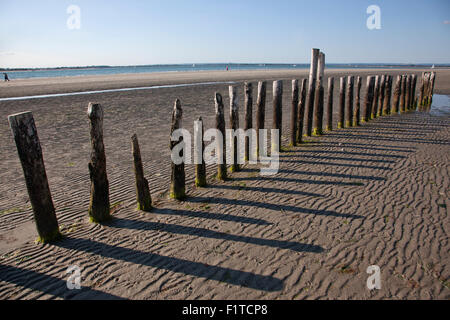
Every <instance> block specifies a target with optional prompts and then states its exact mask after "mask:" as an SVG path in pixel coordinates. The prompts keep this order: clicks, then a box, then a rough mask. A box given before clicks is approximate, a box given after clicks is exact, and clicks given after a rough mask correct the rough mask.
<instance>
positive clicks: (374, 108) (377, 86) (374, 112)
mask: <svg viewBox="0 0 450 320" xmlns="http://www.w3.org/2000/svg"><path fill="white" fill-rule="evenodd" d="M380 80H381V78H380V76H375V87H374V89H373V90H374V93H373V101H372V106H371V111H372V114H371V117H370V118H371V119H375V118H376V117H377V108H378V95H379V92H380Z"/></svg>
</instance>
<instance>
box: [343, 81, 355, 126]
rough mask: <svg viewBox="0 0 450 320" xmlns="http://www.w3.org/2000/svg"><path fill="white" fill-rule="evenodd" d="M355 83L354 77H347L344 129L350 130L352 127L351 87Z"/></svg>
mask: <svg viewBox="0 0 450 320" xmlns="http://www.w3.org/2000/svg"><path fill="white" fill-rule="evenodd" d="M354 83H355V77H354V76H349V77H348V79H347V100H346V107H347V108H346V110H345V115H346V117H347V120H346V121H345V127H347V128H350V127H351V126H353V87H354Z"/></svg>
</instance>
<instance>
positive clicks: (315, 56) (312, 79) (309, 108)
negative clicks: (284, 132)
mask: <svg viewBox="0 0 450 320" xmlns="http://www.w3.org/2000/svg"><path fill="white" fill-rule="evenodd" d="M319 53H320V50H319V49H312V50H311V67H310V70H309V87H308V97H307V101H306V132H305V135H306V136H308V137H310V136H311V134H312V124H313V111H314V98H315V92H316V76H317V68H318V61H319ZM280 136H281V132H280Z"/></svg>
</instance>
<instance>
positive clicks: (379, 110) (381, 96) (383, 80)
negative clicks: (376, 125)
mask: <svg viewBox="0 0 450 320" xmlns="http://www.w3.org/2000/svg"><path fill="white" fill-rule="evenodd" d="M385 87H386V75H384V74H383V75H381V80H380V88H379V91H378V105H377V112H376V115H377V116H378V117H381V115H382V113H383V102H384V89H385Z"/></svg>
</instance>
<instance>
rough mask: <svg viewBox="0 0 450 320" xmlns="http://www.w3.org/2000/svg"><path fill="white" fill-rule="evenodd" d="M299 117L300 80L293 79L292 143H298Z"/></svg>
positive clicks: (292, 144) (294, 144)
mask: <svg viewBox="0 0 450 320" xmlns="http://www.w3.org/2000/svg"><path fill="white" fill-rule="evenodd" d="M297 117H298V80H296V79H294V80H292V105H291V136H290V139H289V140H290V141H289V143H290V145H291V146H296V145H297V130H298V128H297V124H298V123H297Z"/></svg>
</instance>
